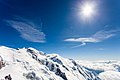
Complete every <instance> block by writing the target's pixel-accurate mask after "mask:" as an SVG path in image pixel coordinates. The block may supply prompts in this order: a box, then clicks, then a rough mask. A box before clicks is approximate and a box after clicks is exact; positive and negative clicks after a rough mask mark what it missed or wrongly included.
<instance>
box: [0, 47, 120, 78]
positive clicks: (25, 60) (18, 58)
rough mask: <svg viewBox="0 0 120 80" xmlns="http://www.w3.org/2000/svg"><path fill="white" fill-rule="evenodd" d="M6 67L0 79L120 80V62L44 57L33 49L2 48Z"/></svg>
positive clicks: (43, 54)
mask: <svg viewBox="0 0 120 80" xmlns="http://www.w3.org/2000/svg"><path fill="white" fill-rule="evenodd" d="M0 56H1V57H2V59H3V62H5V67H2V68H1V69H0V80H1V79H3V80H4V77H5V76H7V75H9V74H10V75H11V77H12V80H120V72H119V71H120V67H119V64H118V63H119V62H117V61H116V62H115V61H111V62H110V61H108V62H106V61H103V62H101V61H100V62H90V61H75V60H73V59H65V58H63V57H61V56H59V55H58V54H45V53H44V52H42V51H38V50H36V49H34V48H31V47H30V48H22V49H13V48H8V47H5V46H0Z"/></svg>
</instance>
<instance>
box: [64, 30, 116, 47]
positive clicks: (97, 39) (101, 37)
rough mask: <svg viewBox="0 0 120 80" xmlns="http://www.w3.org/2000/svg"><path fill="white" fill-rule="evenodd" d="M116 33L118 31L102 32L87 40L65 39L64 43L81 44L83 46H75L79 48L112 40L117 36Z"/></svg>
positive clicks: (86, 38)
mask: <svg viewBox="0 0 120 80" xmlns="http://www.w3.org/2000/svg"><path fill="white" fill-rule="evenodd" d="M116 32H118V30H101V31H98V32H96V33H95V34H93V35H91V36H90V37H85V38H69V39H65V40H64V41H67V42H81V43H82V44H80V45H77V46H74V47H73V48H75V47H79V46H85V45H86V43H97V42H102V41H103V40H106V39H108V38H111V37H113V36H115V35H116Z"/></svg>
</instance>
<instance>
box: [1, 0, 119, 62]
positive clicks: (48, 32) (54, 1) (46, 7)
mask: <svg viewBox="0 0 120 80" xmlns="http://www.w3.org/2000/svg"><path fill="white" fill-rule="evenodd" d="M0 45H1V46H8V47H12V48H23V47H33V48H36V49H38V50H41V51H43V52H45V53H56V54H59V55H61V56H63V57H65V58H72V59H76V60H120V58H119V56H120V49H119V48H120V1H119V0H0Z"/></svg>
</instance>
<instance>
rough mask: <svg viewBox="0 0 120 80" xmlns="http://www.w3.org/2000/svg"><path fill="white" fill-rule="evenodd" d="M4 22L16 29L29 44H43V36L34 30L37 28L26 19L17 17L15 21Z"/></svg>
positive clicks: (40, 32) (39, 31)
mask: <svg viewBox="0 0 120 80" xmlns="http://www.w3.org/2000/svg"><path fill="white" fill-rule="evenodd" d="M5 22H7V24H8V25H9V26H11V27H13V28H14V29H16V30H17V31H18V32H19V33H20V36H21V37H22V38H23V39H25V40H27V41H30V42H38V43H43V42H45V34H44V33H43V32H42V31H41V30H38V29H36V28H37V26H35V24H34V23H32V22H30V21H28V20H27V19H24V18H20V17H17V18H16V19H15V20H6V21H5Z"/></svg>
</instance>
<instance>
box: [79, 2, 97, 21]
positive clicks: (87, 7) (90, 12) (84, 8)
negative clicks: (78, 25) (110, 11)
mask: <svg viewBox="0 0 120 80" xmlns="http://www.w3.org/2000/svg"><path fill="white" fill-rule="evenodd" d="M95 14H96V7H95V4H93V3H90V2H86V3H84V4H82V5H81V6H80V16H81V17H82V18H86V19H88V18H92V17H93V16H94V15H95Z"/></svg>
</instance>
